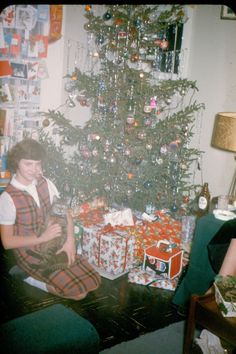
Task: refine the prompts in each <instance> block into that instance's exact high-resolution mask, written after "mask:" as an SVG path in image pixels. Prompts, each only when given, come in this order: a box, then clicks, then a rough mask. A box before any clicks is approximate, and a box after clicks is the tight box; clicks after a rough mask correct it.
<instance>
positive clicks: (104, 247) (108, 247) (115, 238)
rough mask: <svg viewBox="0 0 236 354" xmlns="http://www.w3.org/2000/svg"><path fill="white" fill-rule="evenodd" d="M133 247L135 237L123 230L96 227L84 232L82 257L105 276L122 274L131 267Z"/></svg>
mask: <svg viewBox="0 0 236 354" xmlns="http://www.w3.org/2000/svg"><path fill="white" fill-rule="evenodd" d="M134 246H135V237H133V236H130V235H128V234H127V233H126V231H124V230H119V229H116V228H111V227H106V226H105V227H102V228H101V227H99V226H97V225H96V226H94V227H92V228H87V229H85V231H84V236H83V255H85V256H86V257H87V258H88V261H89V262H90V263H91V264H92V265H94V266H95V267H96V268H97V270H98V271H101V272H105V273H107V274H113V275H118V274H123V273H124V272H127V271H128V270H129V269H131V268H132V267H133V264H134ZM105 273H101V274H105Z"/></svg>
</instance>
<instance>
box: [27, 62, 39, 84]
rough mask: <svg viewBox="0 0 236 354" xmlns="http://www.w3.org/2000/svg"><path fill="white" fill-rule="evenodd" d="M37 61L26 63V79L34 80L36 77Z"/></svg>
mask: <svg viewBox="0 0 236 354" xmlns="http://www.w3.org/2000/svg"><path fill="white" fill-rule="evenodd" d="M38 66H39V63H38V61H29V62H28V63H27V79H28V80H36V79H37V77H38Z"/></svg>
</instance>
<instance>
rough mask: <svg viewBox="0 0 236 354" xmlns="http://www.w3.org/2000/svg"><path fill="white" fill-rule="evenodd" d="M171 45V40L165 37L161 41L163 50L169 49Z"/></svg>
mask: <svg viewBox="0 0 236 354" xmlns="http://www.w3.org/2000/svg"><path fill="white" fill-rule="evenodd" d="M168 47H169V42H168V41H167V40H166V39H163V40H162V41H161V43H160V48H161V49H163V50H166V49H168Z"/></svg>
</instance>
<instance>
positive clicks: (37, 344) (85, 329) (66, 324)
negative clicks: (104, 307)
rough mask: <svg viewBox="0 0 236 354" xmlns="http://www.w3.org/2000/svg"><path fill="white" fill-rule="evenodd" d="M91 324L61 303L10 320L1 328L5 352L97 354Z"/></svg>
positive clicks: (95, 333)
mask: <svg viewBox="0 0 236 354" xmlns="http://www.w3.org/2000/svg"><path fill="white" fill-rule="evenodd" d="M99 342H100V341H99V335H98V333H97V331H96V329H95V328H94V326H93V325H92V324H91V323H90V322H89V321H88V320H86V319H84V318H83V317H81V316H79V315H78V314H77V313H75V312H74V311H73V310H72V309H70V308H67V307H65V306H64V305H61V304H56V305H52V306H49V307H47V308H44V309H41V310H39V311H35V312H33V313H30V314H27V315H25V316H22V317H18V318H16V319H13V320H10V321H8V322H6V323H4V324H2V325H1V327H0V343H1V350H2V353H4V354H8V353H9V354H14V353H17V354H19V353H24V354H32V353H34V354H39V353H40V354H43V353H47V354H49V353H50V354H54V353H55V354H68V353H70V354H85V353H86V354H97V353H99Z"/></svg>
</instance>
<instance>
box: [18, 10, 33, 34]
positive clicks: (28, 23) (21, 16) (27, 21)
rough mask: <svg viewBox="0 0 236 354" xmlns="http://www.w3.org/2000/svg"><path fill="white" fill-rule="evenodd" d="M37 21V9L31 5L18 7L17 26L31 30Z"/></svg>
mask: <svg viewBox="0 0 236 354" xmlns="http://www.w3.org/2000/svg"><path fill="white" fill-rule="evenodd" d="M36 22H37V9H36V8H35V7H33V6H31V5H27V6H17V7H16V28H19V29H24V30H27V31H30V30H32V29H33V28H34V26H35V25H36Z"/></svg>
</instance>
